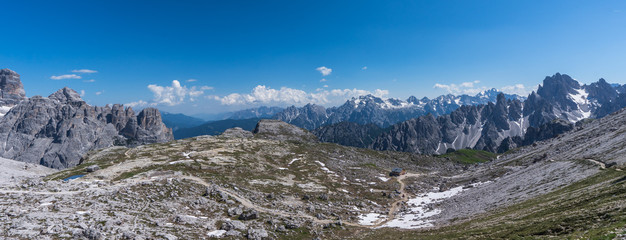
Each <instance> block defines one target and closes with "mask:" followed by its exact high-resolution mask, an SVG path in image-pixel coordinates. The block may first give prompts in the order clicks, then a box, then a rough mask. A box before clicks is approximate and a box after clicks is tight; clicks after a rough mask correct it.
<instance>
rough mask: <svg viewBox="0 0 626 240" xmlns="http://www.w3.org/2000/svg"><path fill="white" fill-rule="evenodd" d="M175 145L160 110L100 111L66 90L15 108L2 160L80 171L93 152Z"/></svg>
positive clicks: (3, 134)
mask: <svg viewBox="0 0 626 240" xmlns="http://www.w3.org/2000/svg"><path fill="white" fill-rule="evenodd" d="M170 140H173V136H172V131H171V129H168V128H167V127H165V125H164V124H163V123H162V122H161V115H160V113H159V111H158V110H157V109H154V108H146V109H144V110H142V111H141V112H140V113H139V114H138V115H135V113H134V111H133V110H132V109H131V108H126V109H124V107H123V106H122V105H118V104H116V105H113V107H109V106H105V107H94V106H90V105H88V104H87V103H86V102H85V101H83V100H82V99H81V98H80V95H79V94H78V93H77V92H76V91H74V90H72V89H69V88H67V87H66V88H63V89H61V90H59V91H57V92H55V93H53V94H51V95H50V96H49V97H47V98H44V97H41V96H35V97H32V98H29V99H26V100H23V101H22V102H20V103H19V104H17V105H15V106H14V107H13V108H12V109H11V110H10V111H9V112H8V113H7V114H6V115H5V116H4V117H3V118H2V119H0V143H1V144H0V156H1V157H4V158H9V159H14V160H18V161H22V162H28V163H38V164H41V165H44V166H47V167H52V168H56V169H63V168H67V167H72V166H76V165H78V164H79V163H80V160H81V157H82V156H83V155H84V154H86V153H87V152H88V151H90V150H93V149H98V148H104V147H111V146H113V145H123V146H136V145H140V144H147V143H157V142H166V141H170Z"/></svg>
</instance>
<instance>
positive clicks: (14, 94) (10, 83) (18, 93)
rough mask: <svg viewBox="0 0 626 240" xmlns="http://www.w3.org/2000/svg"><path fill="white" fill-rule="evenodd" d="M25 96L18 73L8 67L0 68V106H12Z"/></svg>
mask: <svg viewBox="0 0 626 240" xmlns="http://www.w3.org/2000/svg"><path fill="white" fill-rule="evenodd" d="M25 98H26V91H24V85H23V84H22V81H21V80H20V75H19V74H17V73H16V72H14V71H13V70H10V69H0V106H13V105H15V104H17V103H19V102H20V101H22V100H24V99H25Z"/></svg>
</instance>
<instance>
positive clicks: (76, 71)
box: [72, 69, 98, 73]
mask: <svg viewBox="0 0 626 240" xmlns="http://www.w3.org/2000/svg"><path fill="white" fill-rule="evenodd" d="M72 72H73V73H97V72H98V71H96V70H91V69H75V70H72Z"/></svg>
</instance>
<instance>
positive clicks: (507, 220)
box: [0, 111, 626, 239]
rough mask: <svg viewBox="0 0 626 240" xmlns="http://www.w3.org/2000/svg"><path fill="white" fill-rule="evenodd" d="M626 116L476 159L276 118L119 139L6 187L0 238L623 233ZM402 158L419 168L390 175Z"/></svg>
mask: <svg viewBox="0 0 626 240" xmlns="http://www.w3.org/2000/svg"><path fill="white" fill-rule="evenodd" d="M624 121H626V111H621V112H619V113H616V114H613V115H610V116H608V117H606V118H603V119H599V120H596V121H592V122H587V123H583V124H580V125H579V126H578V127H577V128H576V129H574V130H573V131H571V132H568V133H565V134H562V135H561V136H560V137H558V138H552V139H549V140H547V141H545V142H541V143H539V144H536V146H533V145H529V146H527V147H523V148H519V149H517V150H516V151H511V152H509V153H507V154H504V155H501V156H499V157H497V158H496V159H493V160H491V161H489V162H485V163H482V164H469V165H467V164H460V163H457V162H456V161H452V160H448V159H446V158H444V157H438V158H435V157H432V156H423V155H416V154H412V153H402V152H390V151H384V152H377V151H373V150H369V149H359V148H351V147H345V146H340V145H335V144H328V143H318V142H315V141H309V137H307V136H310V133H308V132H306V130H303V129H298V128H295V127H294V126H289V125H287V124H285V123H283V122H277V121H262V122H260V123H259V127H258V130H257V131H256V132H257V134H255V135H252V134H251V133H250V132H247V131H245V130H242V129H231V130H228V131H226V133H225V134H224V135H222V136H200V137H196V138H189V139H183V140H177V141H172V142H168V143H161V144H152V145H142V146H139V147H137V148H131V149H129V148H125V147H113V148H107V149H102V150H97V151H92V152H90V153H89V154H88V155H87V156H86V159H85V161H84V162H83V164H81V165H79V166H77V167H74V168H70V169H66V170H64V171H61V172H57V173H54V174H52V175H49V176H48V177H46V178H45V179H40V178H37V177H33V178H31V179H23V180H19V181H16V182H14V183H11V184H9V185H7V186H0V212H3V213H4V214H3V215H1V216H0V237H2V238H35V237H39V238H52V239H55V238H87V239H150V238H162V239H199V238H227V239H232V238H235V239H239V238H248V239H315V238H319V239H400V238H408V239H415V238H419V239H468V238H469V239H493V238H496V239H510V238H558V239H568V238H582V239H587V238H592V239H593V238H610V236H613V237H619V236H620V235H619V234H621V236H622V237H623V236H624V231H626V229H625V228H624V223H626V211H624V208H623V206H624V204H626V202H625V201H626V200H624V199H626V193H625V192H624V191H623V189H624V187H625V184H626V181H624V179H626V174H625V173H624V171H622V169H623V168H624V167H626V158H624V156H626V155H624V151H625V149H626V145H624V144H625V143H626V141H624V137H625V136H626V135H624V132H625V131H626V122H624ZM467 151H472V150H467ZM96 166H98V167H97V168H96ZM394 167H401V168H403V169H404V170H406V171H407V172H408V173H407V174H405V175H402V176H400V177H393V178H391V177H389V176H388V174H389V170H390V169H391V168H394ZM77 175H78V176H79V175H84V176H82V177H80V178H77V179H74V180H68V181H59V179H66V178H68V177H72V176H74V177H76V176H77ZM42 180H43V181H42ZM17 203H19V204H17Z"/></svg>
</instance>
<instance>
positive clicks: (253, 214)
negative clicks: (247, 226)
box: [239, 209, 259, 221]
mask: <svg viewBox="0 0 626 240" xmlns="http://www.w3.org/2000/svg"><path fill="white" fill-rule="evenodd" d="M257 218H259V213H258V212H257V211H256V210H254V209H246V210H245V211H243V213H241V215H239V220H244V221H248V220H253V219H257Z"/></svg>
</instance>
